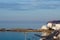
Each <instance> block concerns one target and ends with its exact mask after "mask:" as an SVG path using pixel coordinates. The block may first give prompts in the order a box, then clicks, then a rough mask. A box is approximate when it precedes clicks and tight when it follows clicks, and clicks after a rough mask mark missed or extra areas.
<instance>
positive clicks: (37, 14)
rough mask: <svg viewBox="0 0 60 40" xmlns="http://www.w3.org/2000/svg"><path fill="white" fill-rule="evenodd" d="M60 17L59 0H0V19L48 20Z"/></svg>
mask: <svg viewBox="0 0 60 40" xmlns="http://www.w3.org/2000/svg"><path fill="white" fill-rule="evenodd" d="M59 19H60V0H0V20H3V21H41V20H43V21H48V20H59Z"/></svg>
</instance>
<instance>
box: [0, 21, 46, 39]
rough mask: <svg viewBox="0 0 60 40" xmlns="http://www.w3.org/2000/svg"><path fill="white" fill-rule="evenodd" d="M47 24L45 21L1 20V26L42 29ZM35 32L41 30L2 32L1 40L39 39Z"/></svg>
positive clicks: (0, 33)
mask: <svg viewBox="0 0 60 40" xmlns="http://www.w3.org/2000/svg"><path fill="white" fill-rule="evenodd" d="M45 24H46V22H44V21H0V28H7V29H9V28H20V29H22V28H25V29H27V28H30V29H40V28H41V26H42V25H45ZM34 34H40V32H27V33H24V32H0V40H39V39H40V37H37V36H35V35H34Z"/></svg>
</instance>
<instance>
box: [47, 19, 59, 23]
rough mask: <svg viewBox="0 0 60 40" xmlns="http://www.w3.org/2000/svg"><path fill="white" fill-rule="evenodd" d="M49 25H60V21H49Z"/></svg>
mask: <svg viewBox="0 0 60 40" xmlns="http://www.w3.org/2000/svg"><path fill="white" fill-rule="evenodd" d="M48 23H54V24H60V20H53V21H48Z"/></svg>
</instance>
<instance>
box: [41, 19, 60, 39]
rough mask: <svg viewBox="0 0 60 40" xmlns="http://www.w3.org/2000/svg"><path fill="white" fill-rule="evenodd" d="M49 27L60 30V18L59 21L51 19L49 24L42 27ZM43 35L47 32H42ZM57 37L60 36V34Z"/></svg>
mask: <svg viewBox="0 0 60 40" xmlns="http://www.w3.org/2000/svg"><path fill="white" fill-rule="evenodd" d="M49 28H51V29H53V30H60V20H57V21H56V20H55V21H49V22H48V23H47V25H43V26H42V27H41V29H49ZM42 35H43V36H46V35H47V33H42ZM57 37H58V38H60V34H59V35H58V36H57ZM57 37H55V36H54V38H57ZM41 40H42V39H41Z"/></svg>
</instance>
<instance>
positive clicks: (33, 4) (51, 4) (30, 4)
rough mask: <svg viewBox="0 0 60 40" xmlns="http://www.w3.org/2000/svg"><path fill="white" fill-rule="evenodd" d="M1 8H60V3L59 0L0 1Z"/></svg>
mask: <svg viewBox="0 0 60 40" xmlns="http://www.w3.org/2000/svg"><path fill="white" fill-rule="evenodd" d="M0 9H9V10H36V9H60V3H59V2H58V1H57V2H56V1H48V2H47V1H40V0H35V1H25V2H17V3H16V2H15V3H5V2H0Z"/></svg>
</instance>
